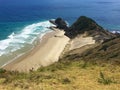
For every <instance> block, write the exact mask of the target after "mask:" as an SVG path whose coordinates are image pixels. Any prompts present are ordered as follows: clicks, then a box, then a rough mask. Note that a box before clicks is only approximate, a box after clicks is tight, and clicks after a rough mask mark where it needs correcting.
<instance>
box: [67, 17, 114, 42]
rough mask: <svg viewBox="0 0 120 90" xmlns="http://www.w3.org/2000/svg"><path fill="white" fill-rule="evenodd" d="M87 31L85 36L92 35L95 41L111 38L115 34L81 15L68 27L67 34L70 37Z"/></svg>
mask: <svg viewBox="0 0 120 90" xmlns="http://www.w3.org/2000/svg"><path fill="white" fill-rule="evenodd" d="M84 33H87V34H86V35H87V36H92V37H94V39H95V40H96V41H98V42H99V41H100V42H101V41H104V40H106V39H111V38H113V37H115V36H116V35H115V34H113V33H111V32H109V31H107V30H104V29H103V27H101V26H100V25H98V24H97V23H96V22H95V21H94V20H92V19H91V18H88V17H86V16H81V17H80V18H78V19H77V21H76V22H75V23H73V25H71V27H70V28H69V31H68V32H67V35H68V36H69V37H70V38H75V37H76V36H77V35H80V34H84Z"/></svg>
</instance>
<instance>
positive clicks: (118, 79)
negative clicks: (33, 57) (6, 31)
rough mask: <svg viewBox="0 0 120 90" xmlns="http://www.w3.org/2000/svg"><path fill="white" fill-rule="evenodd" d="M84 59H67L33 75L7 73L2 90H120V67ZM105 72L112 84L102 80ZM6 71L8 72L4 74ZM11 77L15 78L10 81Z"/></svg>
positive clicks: (0, 82) (3, 78)
mask: <svg viewBox="0 0 120 90" xmlns="http://www.w3.org/2000/svg"><path fill="white" fill-rule="evenodd" d="M84 64H85V62H84V61H73V62H72V61H70V62H69V61H66V62H65V61H64V62H58V63H55V64H54V65H51V66H48V67H45V68H41V69H39V70H38V71H36V72H30V73H29V74H19V73H18V74H16V75H15V74H14V73H13V74H11V75H10V73H6V74H8V75H6V76H8V77H1V78H0V90H119V89H120V66H114V65H110V64H102V65H93V64H91V63H87V64H86V65H84ZM100 72H102V73H103V74H104V76H105V78H109V79H110V80H112V82H111V83H110V84H107V85H105V84H104V83H99V82H98V79H99V78H101V77H100ZM4 74H5V73H4ZM10 79H11V80H10Z"/></svg>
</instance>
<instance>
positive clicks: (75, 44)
mask: <svg viewBox="0 0 120 90" xmlns="http://www.w3.org/2000/svg"><path fill="white" fill-rule="evenodd" d="M88 44H95V40H93V37H84V36H83V35H81V36H79V37H76V38H75V39H73V40H71V43H70V48H69V50H73V49H77V48H80V47H82V46H85V45H88Z"/></svg>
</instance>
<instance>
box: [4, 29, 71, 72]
mask: <svg viewBox="0 0 120 90" xmlns="http://www.w3.org/2000/svg"><path fill="white" fill-rule="evenodd" d="M60 33H61V35H63V33H64V32H63V31H61V30H59V29H56V30H53V31H51V32H48V33H46V34H45V35H44V36H43V37H42V38H41V40H40V41H39V43H38V45H36V46H35V47H34V48H33V49H32V50H30V51H29V52H28V53H26V54H24V55H22V56H20V57H19V58H17V59H15V60H13V61H11V62H10V63H8V64H7V65H5V66H3V68H4V69H6V70H10V71H19V72H29V71H30V70H37V69H38V68H39V67H41V66H48V65H50V64H52V63H54V62H56V61H58V58H59V56H60V54H61V53H62V51H63V50H64V48H65V46H66V44H67V43H68V41H69V38H68V37H66V36H65V35H63V36H61V35H60V36H61V37H58V36H56V35H59V34H60ZM60 39H62V40H60ZM64 39H65V40H64ZM59 42H61V44H62V43H63V44H64V45H59ZM54 43H56V45H55V44H54ZM49 45H51V46H50V47H51V48H48V46H49ZM60 46H62V47H61V50H59V48H58V47H60ZM45 49H46V50H45ZM52 49H53V50H52ZM47 50H50V51H49V52H47ZM57 52H59V53H58V54H56V53H57ZM51 53H53V55H54V54H56V55H57V56H56V57H55V58H54V56H52V55H51ZM44 54H46V56H45V55H44ZM40 55H41V56H40ZM43 56H44V57H43ZM47 57H48V58H47ZM35 58H37V59H36V60H35ZM39 58H40V59H39ZM52 58H53V59H54V60H53V61H52ZM42 59H43V60H44V61H43V60H42ZM28 60H29V61H28ZM28 63H29V65H28ZM22 66H23V67H22Z"/></svg>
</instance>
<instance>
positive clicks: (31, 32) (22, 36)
mask: <svg viewBox="0 0 120 90" xmlns="http://www.w3.org/2000/svg"><path fill="white" fill-rule="evenodd" d="M50 26H54V25H53V24H51V23H50V22H49V21H43V22H39V23H34V24H31V25H28V26H26V27H24V28H23V29H22V30H21V32H20V33H19V34H15V33H14V32H13V33H12V34H11V35H9V36H8V38H7V39H5V40H1V41H0V56H2V55H6V54H9V53H11V52H14V51H16V50H18V49H21V48H22V47H24V46H25V45H26V44H31V45H32V43H33V42H34V41H35V39H36V38H38V36H39V37H41V36H42V35H43V34H44V33H46V32H47V31H50V29H49V28H48V27H50Z"/></svg>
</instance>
